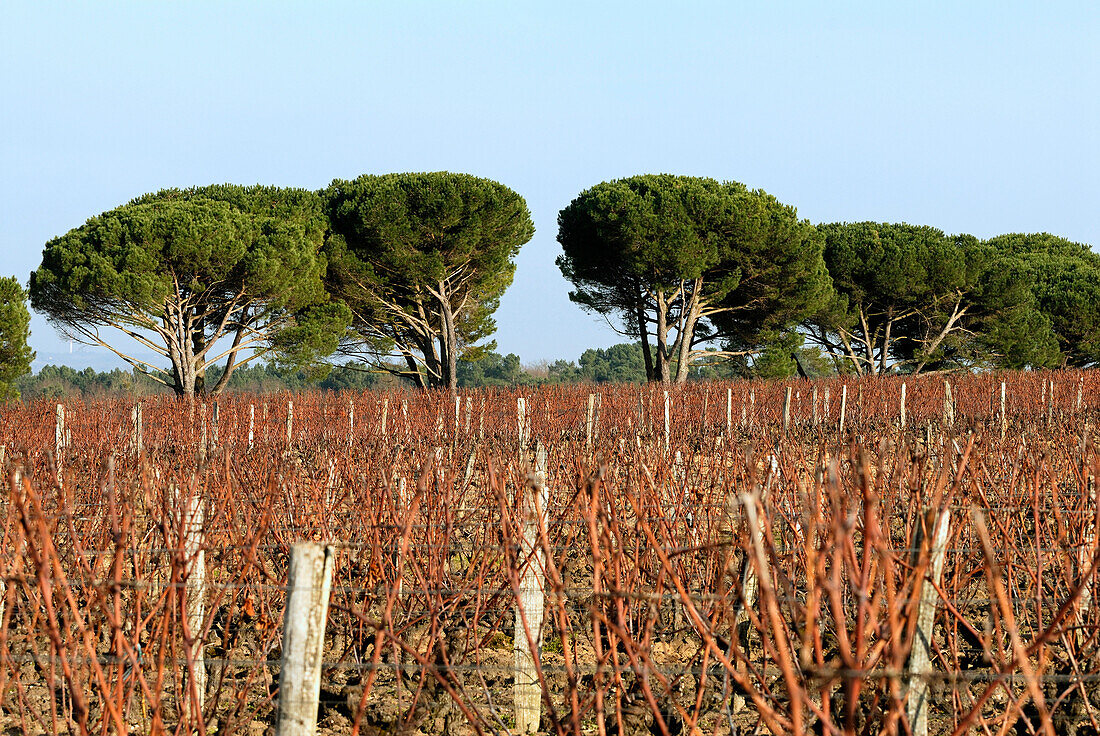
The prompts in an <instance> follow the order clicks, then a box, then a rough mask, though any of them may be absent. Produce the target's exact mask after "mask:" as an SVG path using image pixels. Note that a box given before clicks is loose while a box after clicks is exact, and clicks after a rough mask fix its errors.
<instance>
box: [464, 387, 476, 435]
mask: <svg viewBox="0 0 1100 736" xmlns="http://www.w3.org/2000/svg"><path fill="white" fill-rule="evenodd" d="M473 413H474V400H473V399H472V398H471V397H469V396H467V397H466V420H465V426H464V427H463V434H466V435H468V434H470V420H471V417H472V415H473Z"/></svg>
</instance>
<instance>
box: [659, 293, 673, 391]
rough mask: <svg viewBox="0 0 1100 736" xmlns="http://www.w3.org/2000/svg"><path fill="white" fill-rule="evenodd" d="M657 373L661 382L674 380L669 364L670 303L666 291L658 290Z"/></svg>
mask: <svg viewBox="0 0 1100 736" xmlns="http://www.w3.org/2000/svg"><path fill="white" fill-rule="evenodd" d="M656 373H657V375H656V378H657V379H658V380H660V382H661V383H670V382H671V381H672V375H671V371H670V370H669V365H668V303H667V302H666V301H665V292H664V291H660V290H658V292H657V371H656Z"/></svg>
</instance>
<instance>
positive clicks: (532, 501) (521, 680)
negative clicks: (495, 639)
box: [512, 442, 550, 734]
mask: <svg viewBox="0 0 1100 736" xmlns="http://www.w3.org/2000/svg"><path fill="white" fill-rule="evenodd" d="M549 505H550V492H549V490H548V488H547V485H546V448H544V447H543V446H542V443H541V442H540V443H539V444H538V448H537V450H536V452H535V472H534V473H532V475H531V477H530V479H529V482H528V484H527V487H526V488H525V489H524V493H523V501H522V503H521V507H520V513H521V514H522V524H523V527H522V528H523V540H522V545H521V547H520V550H519V557H518V559H517V563H518V564H519V565H520V569H519V571H518V572H519V575H518V577H519V590H518V591H517V595H516V608H515V635H514V644H513V650H514V652H515V680H514V684H513V686H512V692H513V697H514V701H515V715H516V731H517V732H519V733H521V734H527V733H534V732H535V731H538V729H539V718H540V715H541V712H542V686H541V685H540V684H539V678H538V664H539V661H540V660H541V655H540V651H541V649H542V622H543V616H544V610H545V604H546V594H545V588H546V585H545V583H546V580H545V578H546V575H545V561H544V559H543V554H544V553H543V549H542V545H541V544H540V543H539V526H540V525H541V526H542V527H543V528H545V526H546V513H547V508H548V507H549Z"/></svg>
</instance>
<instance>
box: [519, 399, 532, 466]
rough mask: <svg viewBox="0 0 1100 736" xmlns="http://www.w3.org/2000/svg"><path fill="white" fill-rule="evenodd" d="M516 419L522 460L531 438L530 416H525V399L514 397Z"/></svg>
mask: <svg viewBox="0 0 1100 736" xmlns="http://www.w3.org/2000/svg"><path fill="white" fill-rule="evenodd" d="M516 420H517V424H518V426H519V456H520V459H521V460H522V459H523V458H524V453H526V452H527V443H528V442H529V441H530V439H531V418H530V417H529V416H527V399H525V398H522V397H521V398H518V399H516Z"/></svg>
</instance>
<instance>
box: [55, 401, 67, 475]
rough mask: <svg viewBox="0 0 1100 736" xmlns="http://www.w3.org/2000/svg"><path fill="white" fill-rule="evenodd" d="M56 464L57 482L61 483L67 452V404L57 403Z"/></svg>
mask: <svg viewBox="0 0 1100 736" xmlns="http://www.w3.org/2000/svg"><path fill="white" fill-rule="evenodd" d="M53 447H54V455H53V461H54V465H55V466H56V467H57V483H58V485H60V484H61V482H62V479H61V466H62V464H63V459H64V454H65V405H64V404H58V405H57V418H56V420H55V422H54V428H53Z"/></svg>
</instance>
